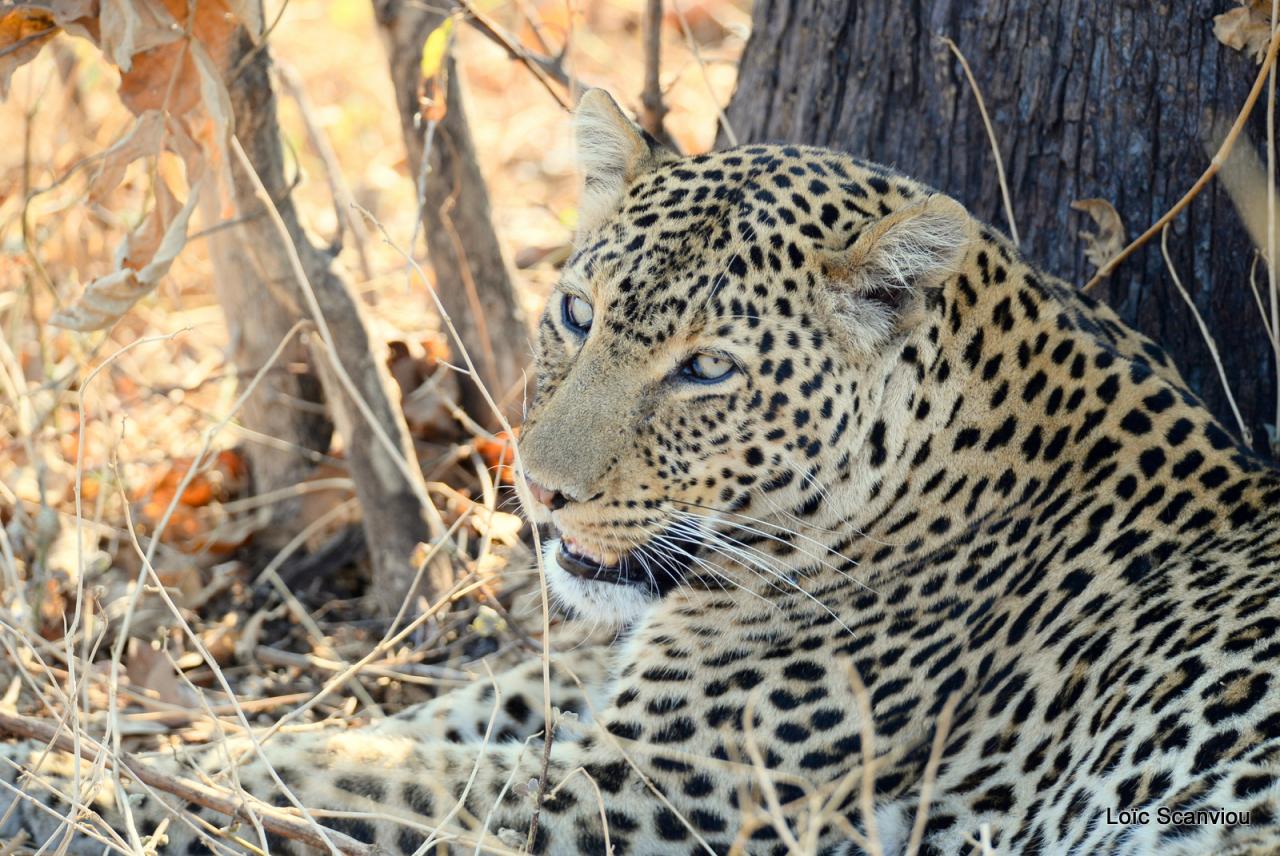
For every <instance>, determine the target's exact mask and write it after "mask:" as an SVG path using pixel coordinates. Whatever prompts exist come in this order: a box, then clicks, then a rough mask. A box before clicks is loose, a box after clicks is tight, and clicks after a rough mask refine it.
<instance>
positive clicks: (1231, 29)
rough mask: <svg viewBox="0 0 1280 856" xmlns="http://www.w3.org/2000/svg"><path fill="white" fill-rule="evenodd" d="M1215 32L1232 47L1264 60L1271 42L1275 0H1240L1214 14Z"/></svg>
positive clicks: (1217, 36)
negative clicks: (1272, 9)
mask: <svg viewBox="0 0 1280 856" xmlns="http://www.w3.org/2000/svg"><path fill="white" fill-rule="evenodd" d="M1213 35H1214V36H1215V37H1216V38H1217V39H1218V41H1220V42H1222V43H1223V44H1224V45H1226V46H1227V47H1229V48H1231V49H1232V50H1237V51H1242V52H1244V53H1246V54H1250V55H1251V56H1252V57H1253V58H1254V60H1255V61H1256V62H1259V63H1260V62H1262V60H1263V58H1264V57H1265V56H1266V54H1267V45H1269V44H1270V43H1271V0H1240V5H1239V6H1237V7H1236V8H1234V9H1230V10H1228V11H1226V12H1223V13H1222V14H1221V15H1216V16H1214V19H1213Z"/></svg>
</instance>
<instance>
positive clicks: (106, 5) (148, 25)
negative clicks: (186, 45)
mask: <svg viewBox="0 0 1280 856" xmlns="http://www.w3.org/2000/svg"><path fill="white" fill-rule="evenodd" d="M98 33H99V36H98V46H99V47H101V48H102V53H103V54H104V55H105V56H106V58H107V59H109V60H110V61H111V62H113V63H115V64H116V65H118V66H119V67H120V71H121V72H126V73H127V72H128V71H130V70H131V69H132V68H133V56H134V54H139V53H142V52H144V51H149V50H154V49H155V48H158V47H160V46H161V45H167V44H170V43H172V42H175V41H177V40H178V39H180V38H181V37H182V27H180V26H179V25H178V22H177V21H175V20H174V18H173V16H172V15H170V14H169V12H168V11H167V10H166V9H165V8H164V7H163V6H161V5H160V4H158V3H155V2H151V0H101V6H100V7H99V11H98Z"/></svg>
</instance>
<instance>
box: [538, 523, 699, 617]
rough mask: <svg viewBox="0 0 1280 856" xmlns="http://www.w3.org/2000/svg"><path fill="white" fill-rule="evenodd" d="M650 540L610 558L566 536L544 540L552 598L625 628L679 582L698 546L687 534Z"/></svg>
mask: <svg viewBox="0 0 1280 856" xmlns="http://www.w3.org/2000/svg"><path fill="white" fill-rule="evenodd" d="M655 541H658V543H656V544H655V543H653V542H650V543H649V544H646V545H644V546H642V547H639V548H637V549H635V550H632V551H631V552H629V553H625V554H621V555H616V556H605V555H601V554H598V553H596V552H594V551H592V550H591V549H590V548H589V547H587V546H585V545H583V544H582V543H581V542H579V541H576V540H575V539H574V538H572V537H571V536H568V535H562V536H561V537H560V538H557V539H554V540H550V541H546V542H544V544H543V555H542V564H543V568H544V569H545V571H546V574H547V583H548V586H549V587H550V590H551V593H552V595H554V596H555V598H556V599H557V600H558V601H559V602H560V603H561V604H562V605H563V606H566V607H568V608H569V609H570V610H571V611H572V612H573V613H574V614H576V615H578V616H579V617H582V618H587V619H590V620H596V621H601V622H604V623H607V624H610V625H615V626H625V625H628V624H631V623H632V622H634V621H636V620H637V619H639V618H640V617H641V616H642V615H643V614H644V613H645V612H646V611H647V610H648V609H649V608H650V607H651V606H653V605H654V604H655V603H657V602H658V601H660V600H662V598H663V596H665V595H666V594H667V593H668V592H670V591H672V590H674V589H675V588H677V587H678V586H679V585H680V584H681V583H683V582H685V580H686V577H687V575H688V574H689V573H690V569H691V567H692V566H693V565H694V563H695V562H696V561H697V559H696V556H697V551H698V549H699V545H698V543H697V542H696V541H695V540H693V539H691V538H690V537H688V536H680V537H679V538H677V537H676V536H664V537H663V538H662V539H660V540H658V539H655Z"/></svg>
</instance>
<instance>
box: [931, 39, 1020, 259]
mask: <svg viewBox="0 0 1280 856" xmlns="http://www.w3.org/2000/svg"><path fill="white" fill-rule="evenodd" d="M938 38H940V39H942V42H943V44H945V45H946V46H947V47H949V48H951V52H952V53H953V54H955V55H956V59H958V60H960V67H961V68H963V69H964V76H965V78H966V79H967V80H968V81H969V88H970V89H972V90H973V97H974V99H975V100H977V102H978V112H979V113H981V114H982V125H983V127H984V128H986V129H987V141H988V142H989V143H991V156H992V157H993V158H995V162H996V178H997V179H999V181H1000V196H1001V198H1002V199H1003V200H1004V216H1005V217H1006V218H1007V219H1008V220H1009V232H1010V234H1011V237H1012V238H1013V245H1014V246H1015V247H1016V246H1018V245H1020V244H1021V243H1022V241H1021V240H1020V239H1019V238H1018V223H1017V221H1016V220H1014V219H1013V202H1012V201H1011V200H1010V198H1009V182H1007V181H1006V180H1005V177H1004V159H1003V158H1002V157H1000V144H999V143H998V142H997V141H996V130H995V127H994V126H992V124H991V117H990V116H989V115H988V114H987V102H986V101H985V100H983V98H982V90H981V89H979V88H978V81H977V80H976V79H974V76H973V69H971V68H969V60H967V59H965V58H964V54H963V53H961V52H960V48H959V46H957V45H956V43H955V42H953V41H951V39H949V38H947V37H946V36H939V37H938Z"/></svg>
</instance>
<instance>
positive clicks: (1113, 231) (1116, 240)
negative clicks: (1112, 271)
mask: <svg viewBox="0 0 1280 856" xmlns="http://www.w3.org/2000/svg"><path fill="white" fill-rule="evenodd" d="M1071 208H1072V209H1073V210H1075V211H1083V212H1084V213H1086V214H1088V215H1089V216H1090V217H1092V218H1093V222H1094V223H1095V224H1097V226H1098V230H1097V231H1096V232H1088V231H1084V230H1081V231H1080V232H1079V233H1078V234H1079V236H1080V239H1081V240H1083V241H1084V255H1085V258H1087V259H1088V260H1089V261H1090V262H1091V263H1092V264H1093V266H1094V267H1095V268H1102V267H1103V266H1105V265H1106V263H1107V262H1109V261H1111V260H1112V259H1113V258H1115V257H1116V256H1117V255H1119V254H1120V251H1121V250H1123V249H1124V241H1125V231H1124V221H1123V220H1121V219H1120V214H1119V213H1118V212H1117V211H1116V209H1115V206H1113V205H1112V204H1111V203H1110V202H1108V201H1107V200H1105V199H1077V200H1076V201H1075V202H1072V203H1071Z"/></svg>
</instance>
